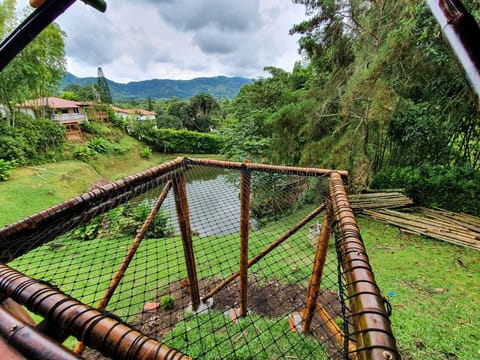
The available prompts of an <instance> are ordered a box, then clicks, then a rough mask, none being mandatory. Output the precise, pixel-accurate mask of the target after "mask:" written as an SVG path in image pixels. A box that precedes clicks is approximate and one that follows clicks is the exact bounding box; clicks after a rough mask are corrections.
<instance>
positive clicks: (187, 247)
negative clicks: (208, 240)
mask: <svg viewBox="0 0 480 360" xmlns="http://www.w3.org/2000/svg"><path fill="white" fill-rule="evenodd" d="M173 192H174V194H175V207H176V209H177V217H178V226H179V228H180V233H181V235H182V243H183V252H184V255H185V264H186V267H187V275H188V281H189V285H190V293H191V297H192V310H193V311H196V310H197V309H198V306H199V305H200V291H199V289H198V279H197V269H196V266H195V254H194V252H193V241H192V230H191V228H190V212H189V208H188V201H187V186H186V184H185V177H184V175H183V174H179V175H178V176H176V177H175V180H174V183H173Z"/></svg>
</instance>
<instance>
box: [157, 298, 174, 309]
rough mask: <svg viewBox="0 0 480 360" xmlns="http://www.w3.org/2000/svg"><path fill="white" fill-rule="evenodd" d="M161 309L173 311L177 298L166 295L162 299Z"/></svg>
mask: <svg viewBox="0 0 480 360" xmlns="http://www.w3.org/2000/svg"><path fill="white" fill-rule="evenodd" d="M160 307H161V308H162V309H163V310H172V309H173V308H174V307H175V298H174V297H173V296H170V295H165V296H162V297H161V298H160Z"/></svg>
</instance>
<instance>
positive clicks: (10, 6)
mask: <svg viewBox="0 0 480 360" xmlns="http://www.w3.org/2000/svg"><path fill="white" fill-rule="evenodd" d="M14 5H15V1H11V0H8V1H5V2H3V3H2V4H0V14H1V15H2V16H1V17H0V19H2V20H0V26H1V28H0V34H2V35H5V34H7V33H9V32H11V31H12V30H13V26H14V24H15V23H16V22H17V17H16V14H15V7H14ZM3 16H6V18H4V17H3ZM3 19H8V20H3ZM64 38H65V33H64V32H63V31H62V30H61V29H60V27H59V26H58V25H57V24H51V25H49V26H48V27H47V28H46V29H45V30H44V31H43V32H42V33H40V34H39V35H38V36H37V38H36V39H34V40H33V41H32V42H31V43H30V44H29V45H28V46H27V47H26V48H25V49H24V50H23V51H22V52H21V53H20V54H19V55H18V56H16V57H15V59H13V60H12V62H11V63H10V64H9V65H8V66H7V67H6V68H5V69H4V70H3V71H2V73H0V104H1V105H3V106H4V108H5V109H6V110H7V123H8V124H9V125H10V126H14V125H15V112H16V108H15V105H16V104H17V103H21V102H23V101H24V100H25V99H28V98H38V97H43V96H47V95H50V94H52V93H55V92H57V91H58V90H59V83H60V80H61V79H62V78H63V76H64V73H65V64H66V62H65V50H64V49H65V42H64Z"/></svg>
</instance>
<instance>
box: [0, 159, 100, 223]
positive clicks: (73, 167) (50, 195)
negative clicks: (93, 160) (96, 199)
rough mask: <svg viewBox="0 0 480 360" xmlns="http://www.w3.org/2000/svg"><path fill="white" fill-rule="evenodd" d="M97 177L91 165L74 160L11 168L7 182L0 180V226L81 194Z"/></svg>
mask: <svg viewBox="0 0 480 360" xmlns="http://www.w3.org/2000/svg"><path fill="white" fill-rule="evenodd" d="M79 174H81V176H79ZM98 178H99V175H98V173H97V172H95V170H93V169H92V167H90V166H89V165H87V164H85V163H82V162H78V161H61V162H58V163H53V164H43V165H41V166H38V167H23V168H17V169H14V170H12V172H11V176H10V179H9V181H5V182H2V183H0V198H1V199H2V201H1V202H0V226H3V225H7V224H10V223H12V222H14V221H17V220H20V219H22V218H24V217H26V216H30V215H33V214H35V213H36V212H38V211H40V210H43V209H46V208H48V207H50V206H53V205H56V204H58V203H59V202H61V201H64V200H67V199H69V198H71V197H74V196H76V195H78V194H81V193H83V192H85V191H86V190H87V188H88V186H89V185H90V184H92V183H93V182H94V181H96V180H97V179H98Z"/></svg>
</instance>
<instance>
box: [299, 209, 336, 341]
mask: <svg viewBox="0 0 480 360" xmlns="http://www.w3.org/2000/svg"><path fill="white" fill-rule="evenodd" d="M329 207H330V203H327V211H326V213H325V214H324V215H323V221H322V229H321V230H320V237H319V239H318V242H317V249H316V251H315V261H314V264H313V271H312V276H311V278H310V284H309V286H308V293H307V299H306V302H305V309H304V311H303V316H302V318H303V323H302V332H304V333H306V332H308V331H309V330H310V325H311V324H312V318H313V312H314V310H315V304H316V303H317V298H318V293H319V291H320V283H321V281H322V275H323V268H324V266H325V260H326V259H327V251H328V242H329V241H330V232H331V227H330V215H329V214H330V210H329Z"/></svg>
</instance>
